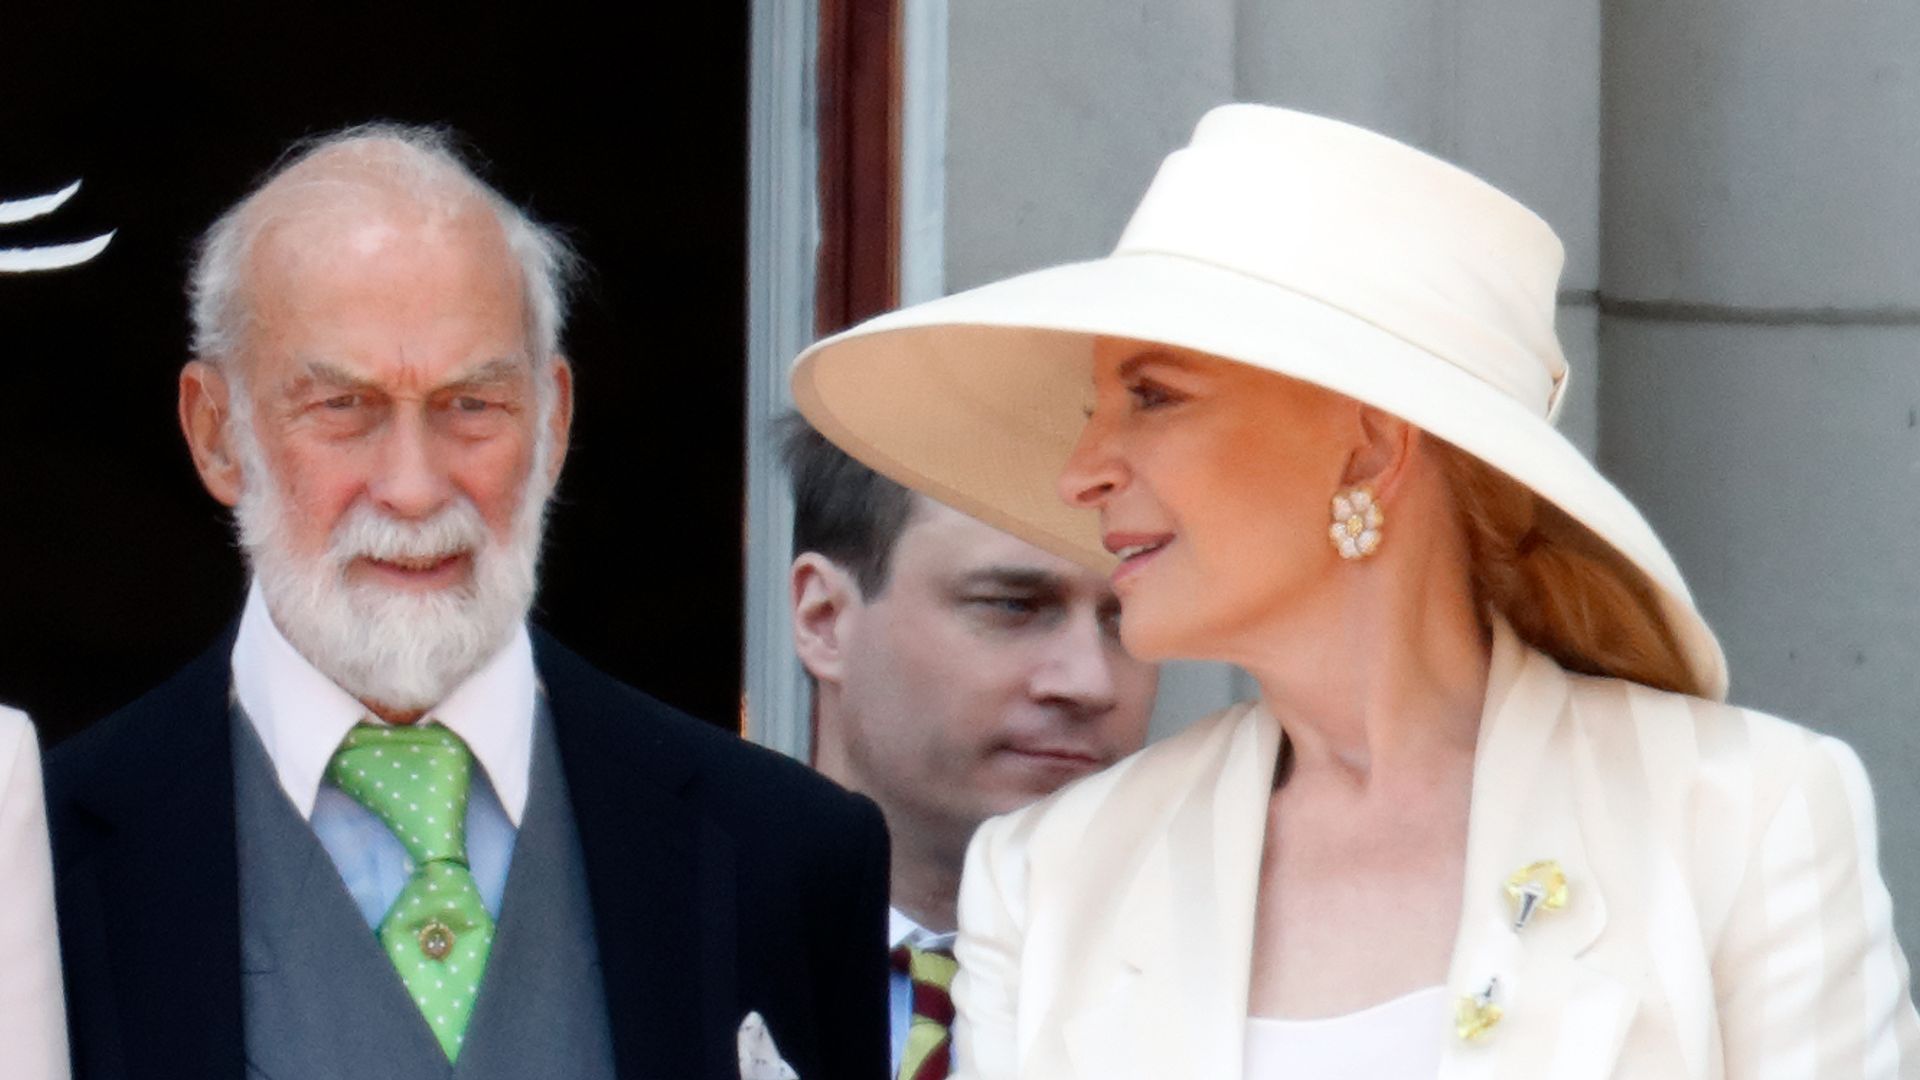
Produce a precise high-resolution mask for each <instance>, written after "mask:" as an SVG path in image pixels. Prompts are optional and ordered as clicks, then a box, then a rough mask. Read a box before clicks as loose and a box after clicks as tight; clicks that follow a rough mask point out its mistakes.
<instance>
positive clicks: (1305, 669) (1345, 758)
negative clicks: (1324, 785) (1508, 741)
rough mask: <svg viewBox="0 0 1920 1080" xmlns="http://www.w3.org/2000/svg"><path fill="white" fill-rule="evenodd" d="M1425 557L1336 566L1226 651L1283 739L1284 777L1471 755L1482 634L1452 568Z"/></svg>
mask: <svg viewBox="0 0 1920 1080" xmlns="http://www.w3.org/2000/svg"><path fill="white" fill-rule="evenodd" d="M1382 554H1383V555H1385V554H1386V553H1385V552H1383V553H1382ZM1436 555H1440V553H1434V552H1428V553H1425V556H1426V557H1419V556H1417V555H1415V556H1410V557H1407V558H1403V559H1401V560H1398V561H1397V562H1386V561H1384V560H1383V562H1382V563H1381V564H1380V565H1369V564H1362V565H1360V566H1355V567H1350V568H1349V567H1342V570H1343V571H1347V572H1343V573H1341V574H1338V575H1336V576H1335V578H1334V579H1333V581H1332V583H1331V584H1330V586H1329V588H1328V589H1326V590H1325V591H1324V593H1323V595H1320V596H1318V597H1315V598H1314V601H1313V602H1311V603H1307V604H1302V605H1299V607H1298V609H1297V610H1293V611H1289V612H1287V613H1285V614H1284V615H1282V616H1279V617H1277V618H1275V619H1274V620H1272V621H1271V622H1270V623H1268V624H1267V625H1266V626H1263V627H1261V628H1259V629H1258V631H1257V632H1256V633H1255V634H1251V635H1248V640H1246V641H1244V642H1243V644H1242V647H1241V648H1239V649H1237V650H1236V652H1238V653H1239V654H1240V655H1239V656H1237V657H1236V658H1235V659H1236V661H1237V662H1238V663H1239V664H1240V665H1241V666H1242V667H1244V668H1246V669H1247V671H1248V673H1249V674H1251V675H1252V676H1253V677H1254V679H1255V680H1256V681H1257V682H1258V683H1259V684H1260V689H1261V697H1262V699H1263V701H1264V703H1265V704H1266V706H1267V708H1268V709H1269V710H1270V711H1271V712H1272V713H1273V714H1274V716H1275V717H1276V718H1278V719H1279V721H1280V723H1281V727H1282V728H1283V729H1284V730H1285V731H1286V732H1287V735H1288V738H1289V739H1290V740H1291V742H1292V754H1293V758H1294V761H1293V769H1294V771H1295V772H1296V773H1300V772H1304V771H1309V770H1310V771H1314V772H1320V771H1322V770H1328V771H1331V772H1334V773H1338V774H1345V775H1346V776H1347V777H1348V778H1350V780H1351V781H1352V782H1354V783H1357V784H1360V785H1370V781H1371V780H1372V779H1373V777H1375V776H1376V775H1377V774H1378V773H1380V772H1381V771H1382V770H1385V771H1387V772H1389V773H1391V774H1396V775H1397V774H1402V773H1405V772H1408V771H1412V772H1414V773H1416V774H1417V773H1419V772H1423V771H1425V770H1426V768H1427V766H1428V764H1429V763H1431V762H1432V761H1433V760H1434V759H1435V757H1436V756H1442V755H1444V756H1447V757H1452V756H1455V755H1458V754H1460V753H1463V752H1464V753H1466V754H1468V755H1471V753H1472V751H1473V747H1474V743H1475V740H1476V738H1477V736H1478V733H1479V724H1480V714H1481V711H1482V707H1483V705H1484V703H1485V700H1486V684H1487V669H1488V663H1489V652H1490V649H1489V643H1488V638H1487V629H1486V627H1485V625H1484V624H1483V623H1482V621H1481V618H1480V616H1479V613H1478V611H1477V610H1476V608H1475V605H1474V601H1473V595H1472V585H1471V582H1470V581H1469V580H1468V577H1467V573H1466V572H1465V568H1464V565H1463V562H1452V560H1450V559H1447V558H1445V557H1444V556H1441V557H1439V558H1438V559H1436V557H1435V556H1436ZM1436 561H1437V562H1441V563H1447V562H1452V565H1451V566H1445V567H1443V566H1437V565H1434V563H1435V562H1436ZM1448 570H1451V571H1452V572H1446V571H1448Z"/></svg>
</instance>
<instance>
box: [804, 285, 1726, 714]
mask: <svg viewBox="0 0 1920 1080" xmlns="http://www.w3.org/2000/svg"><path fill="white" fill-rule="evenodd" d="M1098 337H1115V338H1129V339H1135V340H1140V341H1147V342H1154V343H1157V344H1162V345H1169V346H1174V347H1178V348H1183V349H1191V350H1194V351H1196V352H1202V353H1208V354H1211V355H1214V356H1218V357H1222V358H1224V359H1227V360H1233V361H1237V362H1239V363H1243V364H1249V365H1252V366H1254V367H1258V368H1262V369H1265V370H1268V371H1272V372H1275V373H1277V374H1281V375H1287V376H1290V377H1292V378H1296V379H1302V380H1305V381H1307V382H1310V383H1314V384H1316V385H1318V386H1322V387H1325V388H1327V389H1329V390H1333V391H1335V392H1338V393H1341V394H1345V395H1347V396H1348V397H1352V398H1354V399H1356V400H1359V401H1363V402H1366V403H1367V404H1370V405H1373V406H1375V407H1377V408H1380V409H1383V410H1385V411H1387V412H1389V413H1392V414H1394V415H1396V416H1399V417H1401V418H1402V419H1405V420H1406V421H1408V422H1409V423H1412V424H1414V425H1415V426H1417V427H1419V428H1421V429H1422V430H1424V431H1426V432H1429V433H1430V434H1433V435H1435V436H1438V437H1439V438H1441V439H1444V440H1446V441H1447V442H1449V443H1452V444H1453V445H1454V446H1457V447H1459V448H1460V449H1461V450H1464V451H1466V452H1467V453H1469V454H1472V455H1473V456H1475V457H1477V458H1479V459H1480V460H1481V461H1484V462H1486V463H1487V464H1488V465H1491V466H1492V467H1494V468H1496V469H1498V470H1500V471H1501V472H1503V473H1505V474H1507V475H1508V476H1510V477H1512V478H1513V479H1514V480H1515V481H1517V482H1519V483H1521V484H1523V485H1525V486H1526V487H1528V488H1530V489H1532V490H1533V491H1534V492H1535V493H1536V494H1537V495H1539V496H1540V497H1541V498H1543V499H1545V500H1547V501H1548V502H1551V503H1553V504H1554V505H1555V506H1557V507H1559V508H1560V509H1561V510H1562V511H1564V512H1565V513H1566V514H1567V515H1568V516H1569V517H1572V518H1573V519H1574V520H1576V521H1578V522H1580V523H1581V524H1582V525H1584V526H1586V527H1587V528H1588V529H1589V530H1591V531H1592V532H1593V533H1594V534H1595V535H1596V536H1597V537H1599V538H1600V539H1601V540H1602V541H1604V542H1605V543H1607V544H1609V545H1611V546H1612V547H1613V548H1614V549H1615V550H1616V551H1617V552H1619V554H1620V555H1621V556H1622V557H1624V558H1625V559H1626V560H1627V561H1628V562H1630V563H1632V564H1633V565H1634V566H1636V567H1637V568H1638V569H1639V570H1640V571H1641V572H1642V573H1643V574H1645V576H1646V578H1647V581H1648V583H1649V584H1650V585H1651V586H1652V588H1653V589H1654V591H1655V592H1656V593H1657V594H1658V597H1659V601H1660V606H1661V608H1662V612H1663V614H1664V615H1665V617H1666V621H1667V623H1668V626H1669V629H1670V630H1671V631H1672V632H1673V634H1674V637H1675V640H1676V642H1677V643H1678V644H1679V645H1680V647H1681V648H1682V650H1683V651H1684V652H1685V653H1686V656H1687V660H1688V663H1689V667H1691V668H1692V669H1693V671H1694V673H1695V675H1696V677H1697V679H1698V682H1699V685H1700V686H1702V687H1704V688H1706V689H1707V690H1708V691H1709V692H1710V693H1711V694H1712V695H1713V696H1716V697H1718V696H1723V695H1724V694H1725V691H1726V684H1727V675H1726V661H1725V658H1724V655H1723V654H1722V652H1721V650H1720V646H1719V643H1718V641H1717V640H1716V639H1715V637H1714V635H1713V633H1712V631H1711V630H1710V629H1709V628H1708V627H1707V625H1706V622H1705V620H1704V619H1702V618H1701V616H1700V614H1699V612H1698V610H1697V609H1696V608H1695V606H1694V603H1693V599H1692V597H1691V595H1690V594H1689V593H1688V591H1687V587H1686V585H1685V583H1684V582H1683V581H1682V580H1681V577H1680V572H1679V569H1678V568H1677V567H1676V566H1675V565H1674V562H1673V559H1672V557H1671V556H1670V555H1669V554H1668V553H1667V550H1666V548H1665V547H1664V546H1663V545H1662V544H1661V543H1660V541H1659V539H1658V537H1656V536H1655V535H1654V533H1653V530H1652V528H1650V527H1649V526H1648V525H1647V523H1646V520H1645V519H1644V518H1643V517H1642V516H1641V515H1640V513H1639V511H1638V510H1636V509H1635V508H1634V507H1633V504H1632V503H1630V502H1628V501H1627V499H1626V497H1625V496H1623V495H1621V494H1620V492H1619V491H1618V489H1616V488H1615V487H1614V486H1613V485H1612V484H1611V483H1609V482H1608V481H1607V480H1606V478H1605V477H1603V476H1601V475H1600V473H1599V472H1598V471H1597V470H1596V469H1595V468H1594V467H1593V465H1592V463H1590V462H1589V461H1588V460H1587V459H1586V457H1585V455H1583V454H1582V453H1581V452H1580V451H1579V449H1578V448H1576V447H1575V446H1574V445H1573V444H1572V443H1570V442H1568V441H1567V439H1566V437H1565V436H1563V435H1561V434H1560V432H1559V431H1558V430H1556V429H1555V428H1554V427H1553V426H1552V425H1551V424H1550V423H1549V422H1548V421H1547V419H1546V418H1545V417H1544V416H1542V415H1540V414H1539V413H1536V412H1534V411H1533V410H1531V409H1529V408H1527V407H1526V406H1525V405H1523V404H1522V403H1521V402H1519V401H1517V400H1515V399H1514V398H1513V397H1512V396H1510V395H1509V394H1507V393H1505V392H1503V391H1501V390H1499V389H1497V388H1495V387H1493V386H1491V385H1489V384H1488V383H1486V382H1484V381H1482V380H1481V379H1480V378H1478V377H1476V376H1474V375H1472V374H1469V373H1468V372H1466V371H1464V370H1462V369H1461V368H1459V367H1456V366H1455V365H1453V364H1452V363H1449V362H1448V361H1446V360H1444V359H1442V358H1440V357H1438V356H1435V355H1433V354H1432V353H1429V352H1427V351H1426V350H1424V349H1422V348H1420V347H1419V346H1417V345H1414V344H1412V343H1411V342H1408V341H1406V340H1404V339H1402V338H1399V337H1397V336H1395V335H1393V334H1392V333H1389V332H1388V331H1386V330H1384V329H1382V328H1380V327H1378V326H1375V325H1373V324H1371V323H1369V322H1366V321H1365V320H1363V319H1360V318H1358V317H1355V316H1353V315H1351V314H1348V313H1347V312H1345V311H1341V310H1339V309H1336V308H1333V307H1330V306H1328V305H1326V304H1324V303H1322V302H1320V301H1318V300H1315V299H1312V298H1309V297H1307V296H1304V295H1301V294H1299V293H1296V292H1293V291H1290V290H1288V289H1285V288H1281V287H1278V286H1276V285H1274V284H1272V283H1271V282H1267V281H1263V280H1261V279H1259V278H1255V277H1251V276H1249V275H1246V274H1242V273H1238V272H1236V271H1232V270H1227V269H1224V268H1221V267H1218V266H1213V265H1210V264H1206V263H1202V262H1198V261H1195V260H1192V259H1187V258H1182V257H1179V256H1173V255H1159V254H1152V253H1137V252H1136V253H1126V254H1119V255H1114V256H1111V257H1108V258H1105V259H1098V260H1093V261H1090V262H1081V263H1072V264H1068V265H1065V266H1056V267H1051V268H1048V269H1045V270H1038V271H1034V272H1032V273H1028V274H1023V275H1020V276H1018V277H1014V278H1009V279H1007V280H1004V281H999V282H995V283H993V284H990V285H984V286H981V287H980V288H977V289H973V290H970V291H967V292H962V293H958V294H955V295H953V296H948V297H944V298H941V299H938V300H933V301H929V302H927V303H924V304H918V305H915V306H912V307H908V308H903V309H901V310H899V311H895V312H891V313H889V314H886V315H882V316H880V317H878V318H876V319H873V320H871V321H869V322H867V323H864V324H862V325H860V326H858V327H855V328H853V329H851V330H848V331H846V332H844V333H841V334H839V335H836V336H834V337H831V338H828V339H826V340H824V341H821V342H819V343H817V344H815V345H814V346H812V347H811V348H809V349H807V350H806V351H805V352H804V353H802V354H801V355H800V356H799V358H798V359H796V360H795V361H794V366H793V373H792V375H793V393H794V400H795V403H796V404H797V405H798V406H799V408H800V411H801V412H802V413H803V414H804V415H805V416H806V417H807V419H808V420H809V421H810V422H811V423H812V424H813V425H814V427H815V428H817V429H818V430H819V431H820V432H821V433H822V434H823V435H825V436H827V438H829V439H831V440H832V441H834V442H835V443H837V444H839V445H840V446H841V447H843V448H844V449H845V450H846V451H847V452H848V453H850V454H852V455H853V456H854V457H855V458H858V459H859V460H861V461H863V462H865V463H866V464H867V465H868V466H870V467H872V468H873V469H875V470H876V471H878V472H880V473H882V474H883V475H886V476H888V477H890V478H892V479H894V480H896V481H898V482H900V483H902V484H905V485H906V486H908V487H911V488H914V489H915V490H918V491H922V492H924V493H926V494H927V495H930V496H932V497H934V498H936V499H939V500H940V501H942V502H944V503H947V504H949V505H951V506H953V507H955V508H956V509H959V510H962V511H964V512H966V513H968V514H971V515H973V516H974V517H977V518H979V519H981V520H982V521H985V522H988V523H989V524H992V525H995V526H997V527H999V528H1002V529H1005V530H1007V531H1008V532H1011V533H1013V534H1015V535H1016V536H1020V537H1022V538H1023V539H1026V540H1028V541H1029V542H1031V543H1033V544H1035V545H1037V546H1039V547H1041V548H1044V549H1046V550H1049V551H1052V552H1055V553H1057V554H1060V555H1063V556H1065V557H1067V558H1070V559H1073V560H1075V561H1078V562H1081V563H1083V564H1086V565H1089V566H1094V567H1102V568H1105V567H1111V566H1112V565H1113V558H1112V556H1111V555H1109V554H1108V553H1107V552H1106V550H1105V549H1104V547H1103V546H1102V545H1101V541H1100V533H1099V521H1098V518H1097V515H1095V514H1094V513H1092V512H1090V511H1085V510H1077V509H1074V508H1071V507H1069V506H1068V505H1067V504H1066V503H1065V502H1063V501H1062V500H1061V499H1060V498H1059V496H1058V495H1057V494H1056V480H1057V478H1058V476H1059V475H1060V472H1061V469H1062V468H1063V466H1064V465H1065V464H1066V460H1067V457H1068V455H1069V454H1070V453H1071V452H1072V449H1073V445H1074V442H1075V440H1076V439H1077V438H1078V436H1079V433H1080V430H1081V428H1082V426H1083V425H1084V424H1085V418H1086V412H1085V411H1086V408H1087V406H1088V405H1089V404H1090V402H1091V394H1092V382H1091V373H1092V356H1093V342H1094V339H1095V338H1098Z"/></svg>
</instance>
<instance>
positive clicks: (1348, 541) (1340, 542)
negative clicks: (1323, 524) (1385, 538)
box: [1327, 487, 1387, 559]
mask: <svg viewBox="0 0 1920 1080" xmlns="http://www.w3.org/2000/svg"><path fill="white" fill-rule="evenodd" d="M1386 521H1387V519H1386V515H1385V514H1382V513H1381V512H1380V504H1379V503H1377V502H1374V501H1373V492H1371V491H1369V490H1367V489H1366V488H1364V487H1354V488H1348V489H1347V490H1345V491H1342V492H1340V493H1339V494H1338V495H1335V496H1334V497H1333V527H1332V528H1331V529H1329V530H1327V538H1328V539H1330V540H1332V541H1333V546H1334V548H1335V549H1337V550H1338V551H1339V552H1340V557H1341V558H1343V559H1364V558H1366V557H1367V556H1369V555H1371V554H1373V553H1374V552H1376V551H1378V550H1380V527H1381V526H1382V525H1385V524H1386Z"/></svg>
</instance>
